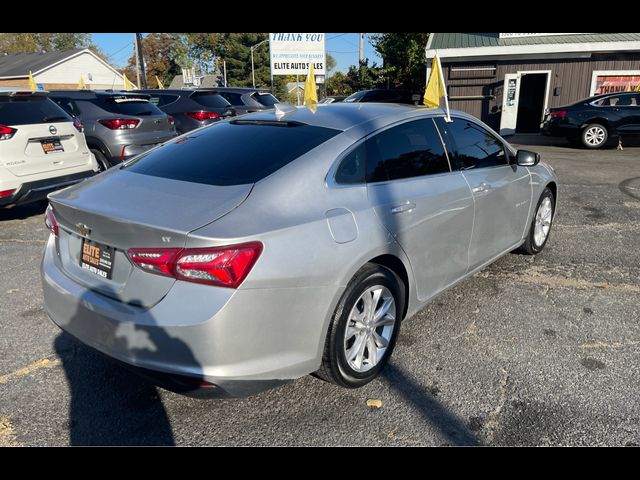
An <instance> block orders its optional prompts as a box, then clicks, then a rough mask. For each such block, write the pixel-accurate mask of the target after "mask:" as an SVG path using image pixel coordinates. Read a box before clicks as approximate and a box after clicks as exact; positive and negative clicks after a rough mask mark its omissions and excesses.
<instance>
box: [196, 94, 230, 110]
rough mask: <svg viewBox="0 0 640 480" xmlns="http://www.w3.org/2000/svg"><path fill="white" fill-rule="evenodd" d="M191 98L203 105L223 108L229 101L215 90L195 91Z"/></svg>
mask: <svg viewBox="0 0 640 480" xmlns="http://www.w3.org/2000/svg"><path fill="white" fill-rule="evenodd" d="M191 100H193V101H195V102H196V103H198V104H200V105H202V106H203V107H214V108H225V107H228V106H229V102H227V101H226V100H225V99H224V98H223V97H221V96H220V94H218V93H217V92H195V93H194V94H192V95H191Z"/></svg>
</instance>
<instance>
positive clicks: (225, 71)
mask: <svg viewBox="0 0 640 480" xmlns="http://www.w3.org/2000/svg"><path fill="white" fill-rule="evenodd" d="M222 68H223V70H224V86H225V87H228V86H229V85H227V61H226V60H223V61H222Z"/></svg>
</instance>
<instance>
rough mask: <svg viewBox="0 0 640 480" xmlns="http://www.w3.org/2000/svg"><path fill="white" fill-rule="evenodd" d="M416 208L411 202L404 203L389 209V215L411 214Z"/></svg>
mask: <svg viewBox="0 0 640 480" xmlns="http://www.w3.org/2000/svg"><path fill="white" fill-rule="evenodd" d="M414 208H416V204H415V203H411V202H406V203H403V204H401V205H396V206H395V207H393V208H391V213H393V214H396V213H405V212H406V213H411V212H413V209H414Z"/></svg>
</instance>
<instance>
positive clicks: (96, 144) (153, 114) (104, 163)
mask: <svg viewBox="0 0 640 480" xmlns="http://www.w3.org/2000/svg"><path fill="white" fill-rule="evenodd" d="M49 98H51V100H53V101H54V102H55V103H57V104H58V105H59V106H60V107H62V109H63V110H64V111H66V112H67V113H69V114H70V115H73V116H74V117H76V118H78V119H79V120H80V122H82V125H83V126H84V134H85V137H86V139H87V146H88V147H89V150H91V152H92V153H93V155H94V156H95V157H96V160H97V161H98V164H99V166H100V170H105V169H107V168H109V167H111V166H113V165H115V164H117V163H120V162H122V161H123V160H127V159H129V158H131V157H133V156H135V155H138V154H140V153H142V152H145V151H147V150H149V149H150V148H153V147H155V146H156V145H158V144H160V143H164V142H166V141H167V140H170V139H172V138H174V137H175V136H177V133H176V129H175V126H174V124H173V122H174V121H173V118H172V117H170V116H169V115H167V114H166V113H164V112H163V111H162V110H160V109H159V108H158V107H156V106H155V105H154V104H153V103H150V102H149V98H150V97H149V95H145V94H142V93H134V92H122V91H114V90H55V91H51V92H50V93H49Z"/></svg>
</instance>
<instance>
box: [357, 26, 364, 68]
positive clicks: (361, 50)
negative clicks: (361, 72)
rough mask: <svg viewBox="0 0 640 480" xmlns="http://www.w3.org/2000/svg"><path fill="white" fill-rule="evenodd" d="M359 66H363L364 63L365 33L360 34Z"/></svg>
mask: <svg viewBox="0 0 640 480" xmlns="http://www.w3.org/2000/svg"><path fill="white" fill-rule="evenodd" d="M358 61H359V64H360V65H362V62H363V61H364V33H361V34H360V52H359V56H358Z"/></svg>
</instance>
